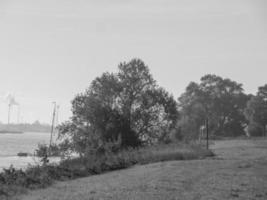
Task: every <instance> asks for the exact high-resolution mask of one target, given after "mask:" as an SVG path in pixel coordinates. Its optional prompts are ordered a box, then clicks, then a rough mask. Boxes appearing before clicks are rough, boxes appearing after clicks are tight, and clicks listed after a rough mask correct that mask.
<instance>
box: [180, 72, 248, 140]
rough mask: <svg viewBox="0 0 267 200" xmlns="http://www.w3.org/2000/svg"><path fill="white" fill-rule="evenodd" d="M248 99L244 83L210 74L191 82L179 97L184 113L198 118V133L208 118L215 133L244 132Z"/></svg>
mask: <svg viewBox="0 0 267 200" xmlns="http://www.w3.org/2000/svg"><path fill="white" fill-rule="evenodd" d="M246 102H247V96H246V95H245V94H244V93H243V88H242V85H241V84H239V83H236V82H235V81H232V80H230V79H223V78H221V77H219V76H216V75H210V74H208V75H205V76H203V77H202V78H201V82H200V84H197V83H190V84H189V86H188V87H187V88H186V92H185V93H184V94H182V96H181V97H180V98H179V105H180V109H181V110H182V111H181V113H182V115H185V116H189V117H190V118H191V122H190V123H192V119H193V121H194V124H195V125H194V127H196V130H195V134H197V133H198V131H199V128H200V126H201V125H204V123H205V120H207V119H208V121H209V129H210V130H211V133H212V134H213V135H221V136H222V135H242V134H244V130H243V129H244V124H245V117H244V115H243V109H244V108H245V105H246Z"/></svg>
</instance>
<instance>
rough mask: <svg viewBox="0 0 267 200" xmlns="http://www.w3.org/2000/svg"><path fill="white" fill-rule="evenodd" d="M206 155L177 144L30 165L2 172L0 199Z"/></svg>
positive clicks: (194, 145) (194, 147)
mask: <svg viewBox="0 0 267 200" xmlns="http://www.w3.org/2000/svg"><path fill="white" fill-rule="evenodd" d="M207 156H213V153H212V152H211V151H209V150H206V149H204V148H202V147H201V146H199V145H196V144H182V143H180V144H177V143H176V144H168V145H166V144H164V145H157V146H149V147H142V148H138V149H128V150H121V151H119V152H117V153H112V152H104V153H102V154H101V155H90V156H87V157H84V158H73V159H67V160H63V161H61V162H60V163H59V164H58V165H43V166H29V167H28V168H27V169H26V170H25V171H23V170H17V169H14V168H13V167H10V168H9V169H5V170H4V171H3V172H2V173H0V199H8V197H10V196H13V195H16V194H19V193H24V192H27V190H28V189H37V188H45V187H47V186H49V185H51V184H52V183H53V182H54V181H66V180H71V179H75V178H79V177H87V176H90V175H94V174H100V173H103V172H107V171H112V170H118V169H125V168H127V167H130V166H133V165H135V164H147V163H155V162H163V161H171V160H191V159H202V158H205V157H207Z"/></svg>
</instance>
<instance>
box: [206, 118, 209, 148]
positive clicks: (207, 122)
mask: <svg viewBox="0 0 267 200" xmlns="http://www.w3.org/2000/svg"><path fill="white" fill-rule="evenodd" d="M206 136H207V138H206V141H207V144H206V145H207V149H209V118H208V117H207V118H206Z"/></svg>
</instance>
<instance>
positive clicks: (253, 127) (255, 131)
mask: <svg viewBox="0 0 267 200" xmlns="http://www.w3.org/2000/svg"><path fill="white" fill-rule="evenodd" d="M248 133H249V135H250V136H263V131H262V127H261V126H260V125H259V124H258V123H255V122H252V123H250V124H249V125H248Z"/></svg>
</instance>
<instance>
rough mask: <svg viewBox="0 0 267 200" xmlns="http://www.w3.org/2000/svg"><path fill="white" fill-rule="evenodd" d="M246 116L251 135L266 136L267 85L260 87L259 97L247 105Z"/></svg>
mask: <svg viewBox="0 0 267 200" xmlns="http://www.w3.org/2000/svg"><path fill="white" fill-rule="evenodd" d="M245 115H246V118H247V120H248V121H249V128H248V130H249V132H250V134H251V135H257V136H259V135H261V136H264V135H266V126H267V84H266V85H264V86H262V87H259V89H258V92H257V95H256V96H253V97H252V98H251V99H250V100H249V101H248V103H247V107H246V109H245Z"/></svg>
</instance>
